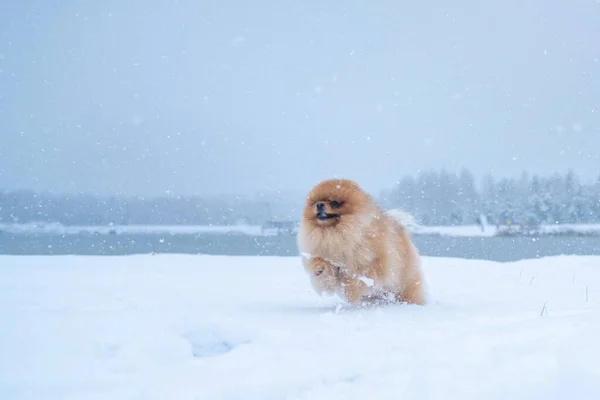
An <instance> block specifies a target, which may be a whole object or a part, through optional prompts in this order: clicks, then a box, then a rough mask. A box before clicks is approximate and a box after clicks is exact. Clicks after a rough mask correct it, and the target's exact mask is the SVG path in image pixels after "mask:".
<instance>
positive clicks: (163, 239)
mask: <svg viewBox="0 0 600 400" xmlns="http://www.w3.org/2000/svg"><path fill="white" fill-rule="evenodd" d="M295 240H296V239H295V236H255V235H243V234H218V233H217V234H214V233H203V234H179V233H178V234H170V233H144V234H141V233H122V234H118V235H108V234H89V233H87V234H86V233H82V234H68V235H62V234H56V233H35V234H34V233H8V232H4V233H1V234H0V254H7V255H24V254H36V255H57V254H62V255H64V254H77V255H128V254H148V253H152V252H154V253H180V254H208V255H233V256H240V255H244V256H256V255H275V256H296V255H297V251H296V242H295ZM414 240H415V242H416V244H417V246H418V248H419V251H420V252H421V254H423V255H425V256H435V257H460V258H467V259H485V260H492V261H516V260H521V259H530V258H539V257H546V256H555V255H600V237H597V236H596V237H593V236H560V237H557V236H541V237H536V238H531V237H494V236H492V237H489V236H487V237H486V236H480V237H469V236H437V235H415V236H414Z"/></svg>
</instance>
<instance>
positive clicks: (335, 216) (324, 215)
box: [303, 179, 369, 228]
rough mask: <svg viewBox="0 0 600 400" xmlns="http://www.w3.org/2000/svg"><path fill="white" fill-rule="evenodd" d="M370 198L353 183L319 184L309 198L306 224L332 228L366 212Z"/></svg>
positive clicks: (334, 182) (306, 208) (338, 181)
mask: <svg viewBox="0 0 600 400" xmlns="http://www.w3.org/2000/svg"><path fill="white" fill-rule="evenodd" d="M368 203H369V197H368V196H367V195H366V193H365V192H363V191H362V189H361V188H360V187H359V186H358V185H357V184H356V183H355V182H353V181H350V180H347V179H330V180H326V181H323V182H321V183H319V184H317V185H316V186H315V187H314V188H312V190H311V191H310V193H309V194H308V196H307V199H306V204H305V206H304V210H303V218H304V220H305V221H306V222H308V223H311V224H313V225H315V226H318V227H323V228H325V227H332V226H336V225H337V224H339V223H340V222H341V221H342V220H343V219H344V218H347V217H348V216H351V215H355V214H357V213H360V212H361V211H364V210H365V209H366V206H367V204H368Z"/></svg>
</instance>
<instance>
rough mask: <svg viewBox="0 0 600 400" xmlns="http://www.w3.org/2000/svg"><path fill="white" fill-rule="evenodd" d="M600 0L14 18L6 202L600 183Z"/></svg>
mask: <svg viewBox="0 0 600 400" xmlns="http://www.w3.org/2000/svg"><path fill="white" fill-rule="evenodd" d="M598 21H600V2H599V1H597V0H572V1H568V2H567V1H547V0H529V1H527V0H525V1H518V0H506V1H502V2H481V1H475V0H472V1H465V0H463V1H456V2H452V4H450V2H447V1H443V0H435V1H429V2H416V1H415V2H399V1H394V0H369V1H367V0H362V1H335V2H333V1H327V2H325V1H321V0H313V1H297V0H296V1H288V0H279V1H264V0H257V1H253V2H249V1H241V0H239V1H231V0H219V1H192V0H189V1H174V0H170V1H150V0H105V1H102V2H100V1H83V0H79V1H74V0H61V1H59V2H49V1H45V0H30V1H21V2H18V1H4V2H1V3H0V190H15V189H34V190H43V191H52V192H55V193H69V192H85V193H95V194H103V195H106V194H128V195H131V194H138V195H164V194H165V193H167V194H177V195H179V194H180V195H188V194H198V195H202V194H218V193H234V194H235V193H240V194H251V193H257V192H261V191H279V190H281V191H294V192H298V191H300V192H302V191H306V190H308V189H309V188H310V186H312V185H314V184H315V183H316V182H318V181H319V180H321V179H326V178H330V177H347V178H351V179H355V180H357V181H358V182H359V183H360V184H361V185H362V186H363V187H365V188H366V189H367V190H369V191H374V192H376V191H379V190H381V189H384V188H389V187H391V186H393V185H394V184H395V182H396V181H397V180H399V179H400V178H401V177H402V176H404V175H406V174H417V173H418V172H419V171H420V170H426V169H431V168H435V169H440V168H445V169H447V170H450V171H459V170H460V169H461V168H468V169H470V170H471V171H472V172H473V173H475V175H476V176H477V177H482V176H483V175H485V174H488V173H491V174H494V175H495V176H498V177H500V176H516V175H518V174H520V172H521V171H522V170H528V171H530V172H532V173H541V174H549V173H552V172H554V171H561V172H563V171H566V170H567V169H569V168H573V169H574V170H575V171H576V172H577V173H578V174H580V176H581V178H582V179H586V180H587V179H590V180H591V179H596V178H597V177H598V176H599V175H600V150H599V149H600V61H599V60H600V42H599V40H600V39H599V38H600V23H598Z"/></svg>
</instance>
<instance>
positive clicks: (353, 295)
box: [341, 276, 369, 304]
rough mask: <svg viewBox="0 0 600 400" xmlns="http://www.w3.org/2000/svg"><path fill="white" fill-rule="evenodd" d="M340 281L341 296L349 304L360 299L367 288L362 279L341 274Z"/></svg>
mask: <svg viewBox="0 0 600 400" xmlns="http://www.w3.org/2000/svg"><path fill="white" fill-rule="evenodd" d="M341 283H342V289H343V296H344V298H345V300H346V301H347V302H348V303H350V304H356V303H358V302H359V301H361V300H362V299H363V296H364V295H365V293H366V292H367V290H368V289H369V288H368V286H367V285H366V284H365V283H364V282H363V281H362V280H360V279H357V278H353V277H350V276H342V278H341Z"/></svg>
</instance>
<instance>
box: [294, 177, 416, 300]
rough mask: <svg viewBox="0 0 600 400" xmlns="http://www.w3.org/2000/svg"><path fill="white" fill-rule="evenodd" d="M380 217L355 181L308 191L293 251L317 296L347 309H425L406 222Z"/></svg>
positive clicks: (399, 216)
mask: <svg viewBox="0 0 600 400" xmlns="http://www.w3.org/2000/svg"><path fill="white" fill-rule="evenodd" d="M409 218H410V216H409V215H408V214H406V213H404V212H401V211H396V210H391V211H388V212H384V211H383V210H382V209H381V208H380V207H379V205H378V204H377V203H376V202H375V201H374V200H373V199H372V198H371V196H369V195H368V194H367V193H366V192H365V191H364V190H363V189H362V188H361V187H360V186H359V185H358V184H357V183H356V182H354V181H352V180H348V179H329V180H325V181H322V182H320V183H318V184H317V185H316V186H314V187H313V188H312V190H310V192H309V193H308V196H307V197H306V203H305V205H304V208H303V210H302V217H301V219H300V226H299V230H298V235H297V246H298V250H299V252H300V256H301V260H302V265H303V267H304V269H305V271H306V272H307V273H308V275H309V277H310V282H311V284H312V287H313V289H314V290H315V291H316V292H317V293H318V294H319V295H323V294H331V295H336V294H337V295H338V296H340V297H341V298H342V299H344V300H345V301H346V302H347V303H349V304H365V303H373V302H376V303H379V302H401V303H408V304H417V305H424V304H425V289H424V281H423V275H422V272H421V266H420V255H419V253H418V251H417V249H416V247H415V245H414V244H413V242H412V240H411V236H410V232H409V231H408V228H407V225H406V224H407V222H406V221H408V219H409Z"/></svg>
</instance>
